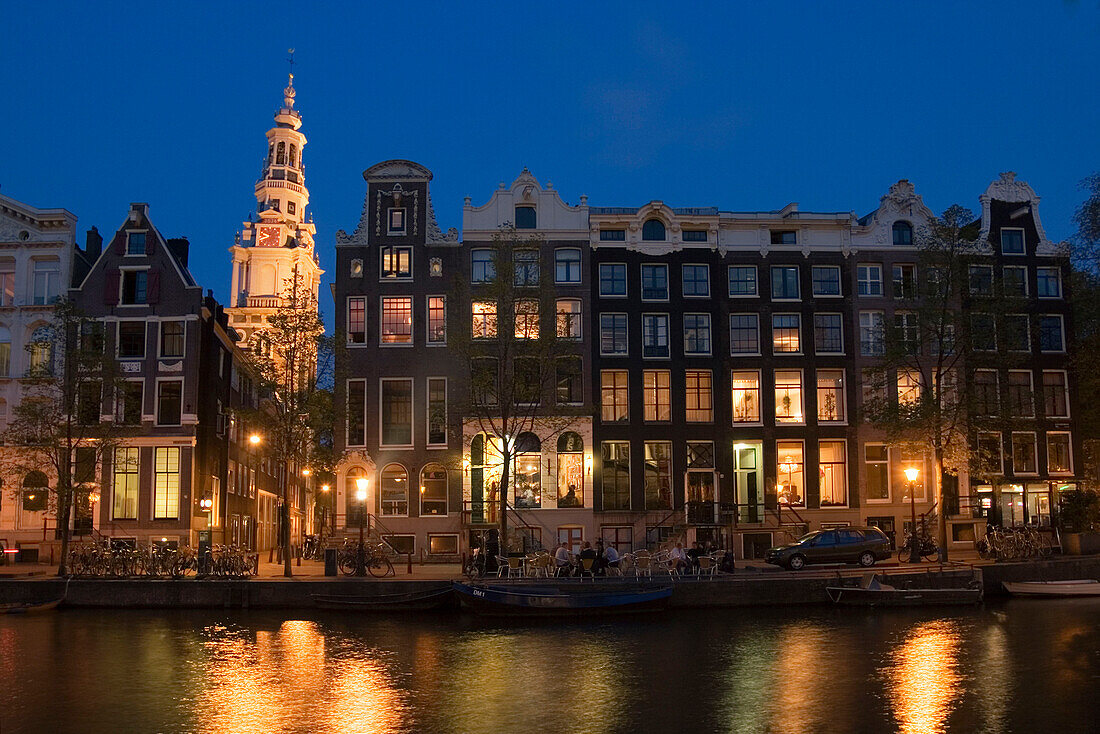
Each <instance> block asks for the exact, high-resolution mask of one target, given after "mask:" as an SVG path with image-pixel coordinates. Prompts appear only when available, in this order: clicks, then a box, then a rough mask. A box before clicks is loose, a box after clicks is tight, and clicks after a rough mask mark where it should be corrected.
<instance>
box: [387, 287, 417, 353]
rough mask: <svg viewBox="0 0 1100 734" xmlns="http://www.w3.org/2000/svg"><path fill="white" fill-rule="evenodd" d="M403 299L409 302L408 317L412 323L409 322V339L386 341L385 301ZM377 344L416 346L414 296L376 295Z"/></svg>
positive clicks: (392, 346)
mask: <svg viewBox="0 0 1100 734" xmlns="http://www.w3.org/2000/svg"><path fill="white" fill-rule="evenodd" d="M399 298H400V299H404V300H407V301H408V302H409V318H410V319H411V320H412V323H411V324H409V340H408V341H407V342H386V341H383V339H384V338H385V331H384V330H383V325H384V324H385V317H386V301H387V300H396V299H399ZM378 346H380V347H383V348H386V349H389V348H402V347H403V348H406V349H407V348H409V347H414V346H416V298H415V297H413V296H401V295H396V294H395V295H388V296H379V297H378Z"/></svg>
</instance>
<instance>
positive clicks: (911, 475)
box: [905, 466, 920, 482]
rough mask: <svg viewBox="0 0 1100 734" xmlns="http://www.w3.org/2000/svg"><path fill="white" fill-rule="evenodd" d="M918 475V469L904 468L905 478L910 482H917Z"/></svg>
mask: <svg viewBox="0 0 1100 734" xmlns="http://www.w3.org/2000/svg"><path fill="white" fill-rule="evenodd" d="M918 474H920V469H918V468H917V467H915V466H909V467H906V468H905V478H906V479H908V480H909V481H910V482H915V481H917V475H918Z"/></svg>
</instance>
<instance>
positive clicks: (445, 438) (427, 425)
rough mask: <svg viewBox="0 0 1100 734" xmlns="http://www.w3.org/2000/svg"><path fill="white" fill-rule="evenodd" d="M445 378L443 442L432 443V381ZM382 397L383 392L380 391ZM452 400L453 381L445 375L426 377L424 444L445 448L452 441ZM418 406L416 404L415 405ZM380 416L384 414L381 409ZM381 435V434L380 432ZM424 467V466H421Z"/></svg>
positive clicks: (434, 447)
mask: <svg viewBox="0 0 1100 734" xmlns="http://www.w3.org/2000/svg"><path fill="white" fill-rule="evenodd" d="M432 380H443V415H444V417H443V443H432V442H431V441H430V440H429V439H428V436H429V435H430V433H431V407H432V406H431V396H432V391H431V381H432ZM379 397H381V393H379ZM450 401H451V382H450V380H449V379H448V378H447V377H446V376H444V375H438V376H435V377H426V378H424V445H425V446H426V447H427V448H429V449H445V448H447V446H448V445H449V443H450V439H451V437H450V435H449V434H450V425H448V418H449V415H450V413H449V411H450ZM413 407H414V408H415V407H416V406H415V405H414V406H413ZM378 415H379V418H381V416H382V412H381V410H379V413H378ZM379 437H381V434H379ZM421 468H423V467H421Z"/></svg>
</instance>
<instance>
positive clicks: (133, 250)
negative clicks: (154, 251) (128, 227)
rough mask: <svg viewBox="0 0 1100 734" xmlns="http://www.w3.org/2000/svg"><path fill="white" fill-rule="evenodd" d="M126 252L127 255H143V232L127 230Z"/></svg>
mask: <svg viewBox="0 0 1100 734" xmlns="http://www.w3.org/2000/svg"><path fill="white" fill-rule="evenodd" d="M126 254H127V255H144V254H145V233H144V232H129V233H127V235H126Z"/></svg>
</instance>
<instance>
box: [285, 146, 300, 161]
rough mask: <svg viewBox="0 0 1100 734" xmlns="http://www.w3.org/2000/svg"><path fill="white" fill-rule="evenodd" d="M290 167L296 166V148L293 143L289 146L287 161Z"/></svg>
mask: <svg viewBox="0 0 1100 734" xmlns="http://www.w3.org/2000/svg"><path fill="white" fill-rule="evenodd" d="M287 163H289V164H290V165H292V166H297V165H298V146H297V145H295V144H294V143H291V144H290V160H288V161H287Z"/></svg>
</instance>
